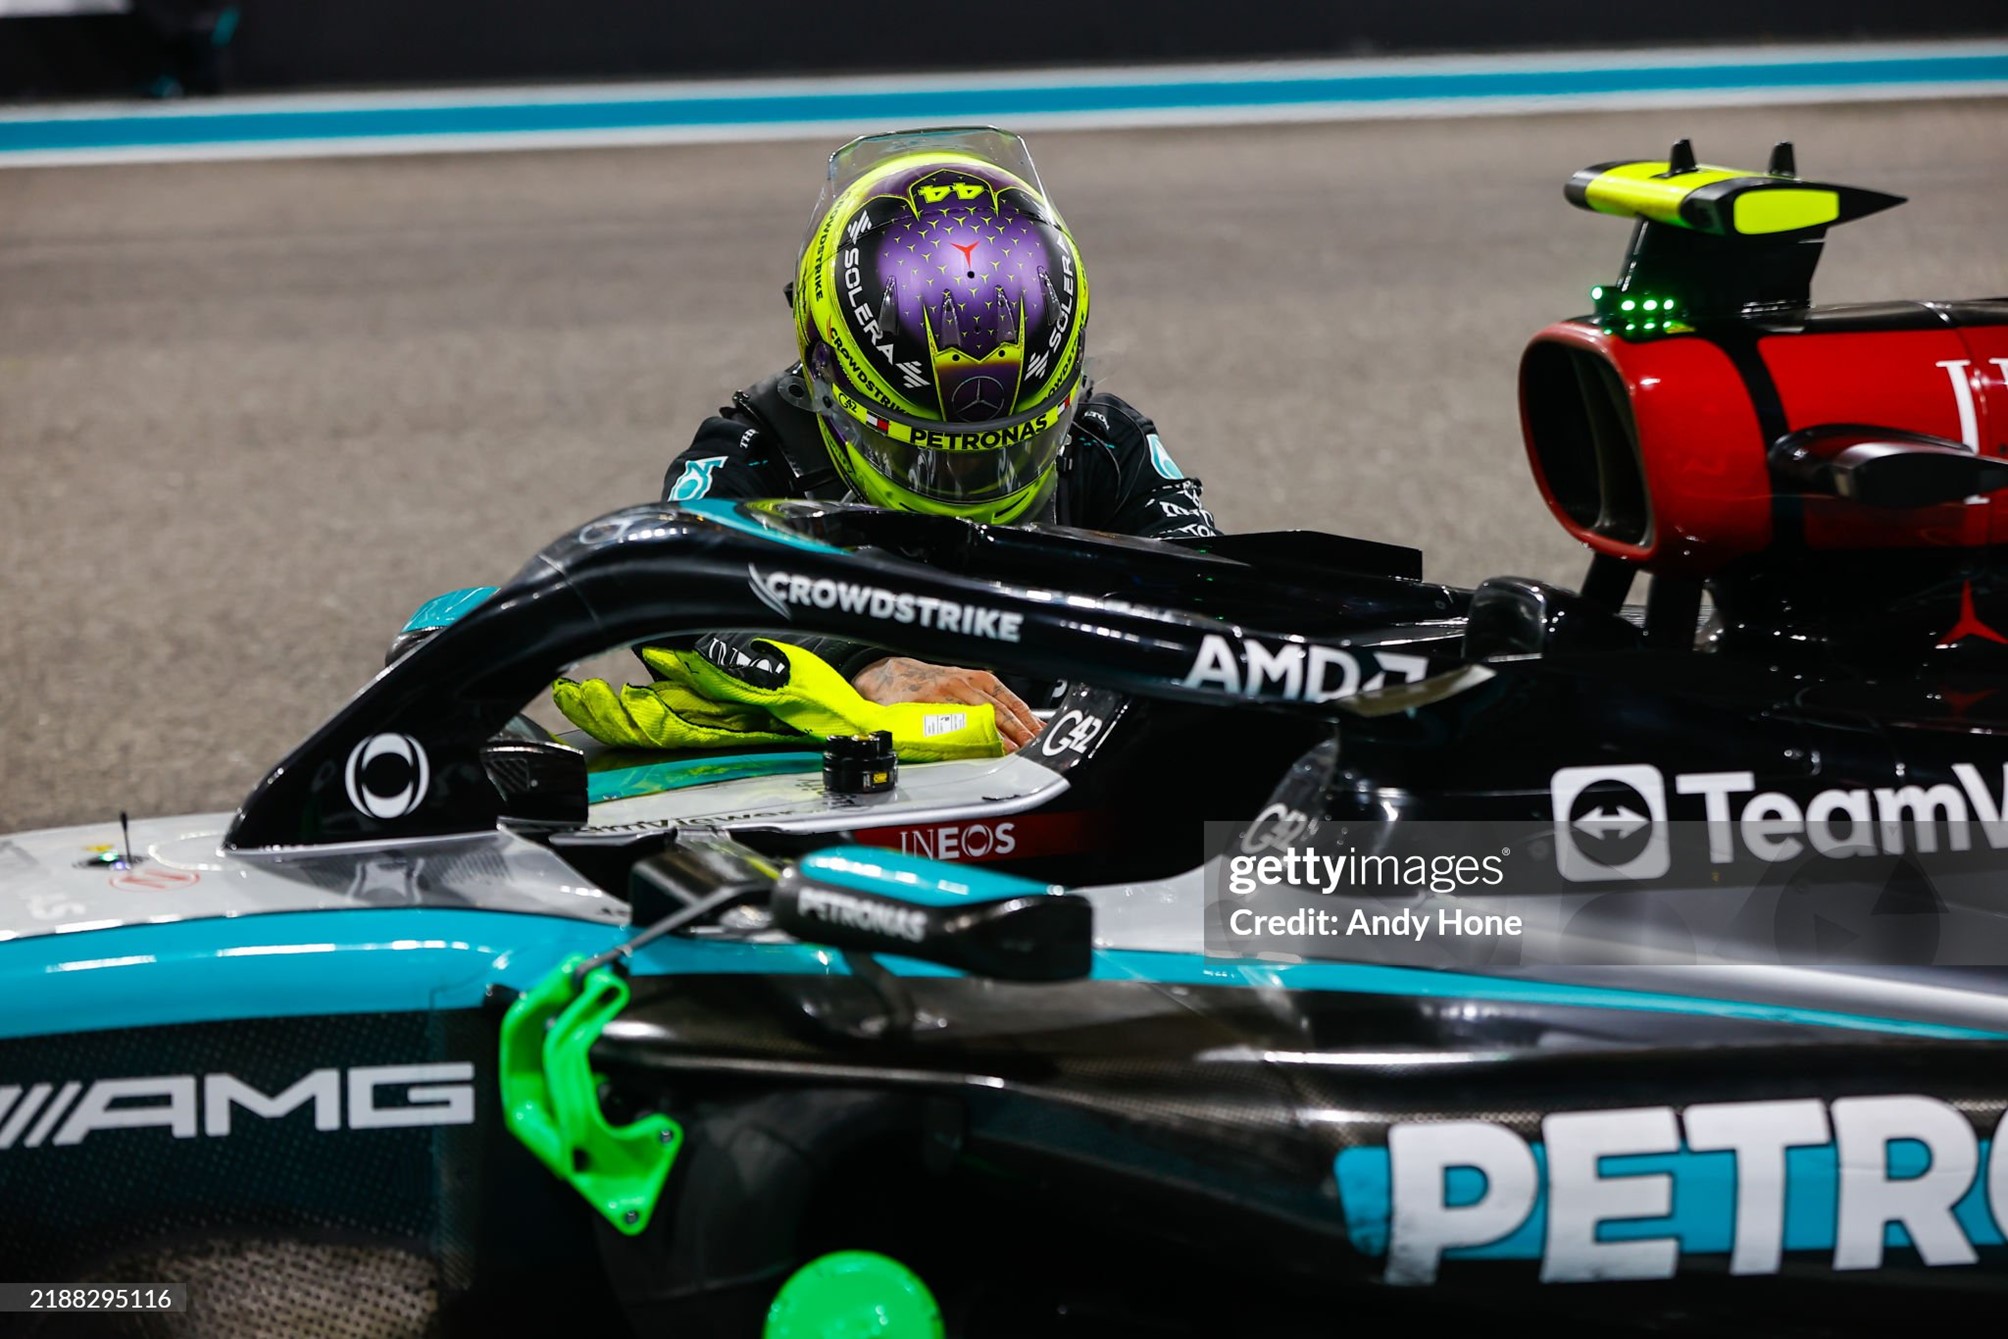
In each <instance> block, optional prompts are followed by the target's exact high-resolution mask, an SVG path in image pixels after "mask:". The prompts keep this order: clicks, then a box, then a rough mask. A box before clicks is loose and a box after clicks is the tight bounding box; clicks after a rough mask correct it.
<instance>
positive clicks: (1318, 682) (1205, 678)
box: [1181, 632, 1429, 702]
mask: <svg viewBox="0 0 2008 1339" xmlns="http://www.w3.org/2000/svg"><path fill="white" fill-rule="evenodd" d="M1376 659H1377V660H1378V662H1379V664H1380V667H1381V668H1380V672H1379V673H1377V674H1375V675H1374V676H1373V677H1372V678H1370V679H1368V680H1367V681H1366V682H1365V683H1361V682H1360V661H1359V658H1358V657H1357V656H1355V655H1353V654H1352V653H1351V652H1350V651H1342V650H1340V649H1339V648H1338V647H1335V646H1315V645H1311V644H1309V643H1305V642H1287V643H1285V644H1284V645H1282V646H1280V647H1271V646H1269V645H1268V644H1267V643H1265V642H1262V641H1260V640H1258V639H1257V638H1254V637H1246V638H1233V637H1223V636H1221V635H1220V634H1218V633H1211V632H1209V633H1208V634H1206V640H1205V641H1203V642H1202V643H1200V647H1199V655H1198V656H1197V657H1196V658H1195V659H1194V660H1193V662H1192V668H1191V669H1190V670H1188V671H1187V672H1186V675H1185V678H1184V679H1183V680H1182V681H1181V682H1183V683H1184V685H1185V686H1186V687H1187V688H1219V689H1222V690H1224V691H1226V692H1229V693H1232V694H1234V695H1235V696H1236V697H1267V698H1280V699H1282V700H1284V701H1286V702H1327V701H1330V700H1331V699H1332V698H1335V697H1350V696H1352V695H1353V694H1354V693H1361V692H1372V691H1373V690H1374V689H1376V688H1380V687H1383V686H1384V685H1386V683H1387V682H1388V677H1389V676H1390V675H1393V676H1395V679H1394V681H1395V682H1397V683H1413V682H1415V681H1416V680H1417V679H1420V678H1422V677H1423V676H1424V675H1425V674H1427V673H1428V672H1429V662H1428V661H1427V660H1425V659H1424V658H1423V657H1421V656H1410V655H1396V654H1381V655H1378V656H1377V657H1376Z"/></svg>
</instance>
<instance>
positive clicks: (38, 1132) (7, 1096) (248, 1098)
mask: <svg viewBox="0 0 2008 1339" xmlns="http://www.w3.org/2000/svg"><path fill="white" fill-rule="evenodd" d="M473 1079H474V1066H473V1065H472V1064H470V1063H469V1062H467V1061H464V1060H459V1061H450V1062H446V1063H442V1064H432V1065H359V1066H357V1067H356V1068H354V1069H349V1070H340V1069H317V1070H314V1071H313V1072H312V1073H310V1074H308V1075H306V1076H305V1077H304V1078H302V1079H300V1080H298V1081H297V1082H295V1083H293V1084H292V1085H291V1086H289V1087H287V1088H284V1089H282V1090H280V1091H279V1092H276V1093H267V1092H264V1091H263V1090H262V1089H259V1088H257V1087H255V1086H253V1085H251V1084H249V1083H246V1082H244V1081H243V1080H242V1079H240V1078H238V1077H237V1076H236V1075H234V1074H199V1075H198V1074H159V1075H150V1076H147V1077H145V1078H133V1079H98V1080H95V1081H94V1082H92V1083H90V1084H88V1085H86V1084H85V1083H83V1082H82V1081H81V1080H75V1079H73V1080H71V1081H70V1082H68V1083H65V1084H63V1085H62V1086H61V1087H57V1086H56V1085H55V1084H51V1083H34V1084H28V1085H26V1086H25V1087H24V1086H23V1085H21V1084H0V1152H5V1151H7V1150H9V1149H13V1148H17V1147H18V1148H40V1147H41V1146H42V1145H43V1144H44V1143H47V1144H50V1145H53V1146H57V1147H64V1146H68V1145H70V1144H80V1143H82V1142H83V1141H84V1140H85V1139H86V1138H88V1137H89V1136H90V1135H92V1134H95V1133H98V1132H99V1131H102V1130H131V1129H143V1128H146V1127H149V1126H154V1127H159V1128H161V1129H165V1130H167V1131H168V1132H169V1133H170V1134H172V1135H173V1136H174V1137H175V1138H176V1139H193V1138H195V1137H196V1136H197V1134H198V1133H199V1134H202V1135H206V1136H208V1137H210V1138H212V1139H222V1138H227V1137H228V1136H229V1135H230V1133H231V1131H232V1130H233V1128H235V1126H236V1124H237V1123H238V1121H239V1120H240V1119H241V1117H242V1116H245V1115H248V1116H253V1117H256V1118H258V1119H260V1120H277V1119H278V1118H280V1117H282V1116H287V1115H291V1114H292V1113H293V1112H295V1111H298V1110H299V1109H300V1108H302V1107H311V1108H312V1109H313V1113H314V1128H315V1129H316V1130H321V1131H330V1130H341V1129H349V1130H389V1129H401V1128H406V1127H409V1126H414V1125H472V1124H473V1123H474V1083H473ZM345 1096H346V1098H347V1101H346V1102H344V1101H343V1098H344V1097H345ZM344 1117H346V1120H345V1119H344Z"/></svg>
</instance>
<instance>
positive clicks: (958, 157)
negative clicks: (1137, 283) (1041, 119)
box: [793, 128, 1088, 522]
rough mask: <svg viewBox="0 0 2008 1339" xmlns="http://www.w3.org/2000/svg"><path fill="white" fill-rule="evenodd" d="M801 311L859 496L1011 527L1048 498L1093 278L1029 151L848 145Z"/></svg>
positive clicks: (968, 134)
mask: <svg viewBox="0 0 2008 1339" xmlns="http://www.w3.org/2000/svg"><path fill="white" fill-rule="evenodd" d="M793 300H794V309H795V335H796V340H797V342H798V344H799V345H800V348H801V352H802V371H803V375H804V376H805V377H806V378H807V380H808V382H809V386H810V393H811V395H812V396H813V399H814V406H815V410H816V415H817V421H818V423H819V425H820V427H821V430H822V435H823V441H824V444H825V445H826V446H827V447H828V448H829V451H830V456H831V458H832V459H833V460H834V461H835V463H836V466H837V469H838V470H839V471H840V472H841V473H842V474H843V476H844V477H845V479H846V481H847V482H848V483H849V484H850V485H851V487H852V489H853V490H855V491H856V492H857V493H858V495H859V496H861V497H862V498H864V499H865V500H866V501H868V502H871V503H873V504H875V505H877V506H881V507H891V508H898V509H901V510H905V511H921V512H932V513H936V514H942V515H952V516H963V517H968V518H971V519H973V520H980V521H998V522H1010V521H1014V520H1017V519H1019V518H1021V517H1024V516H1026V515H1028V514H1030V513H1031V512H1032V511H1033V510H1034V508H1036V507H1038V506H1039V505H1040V504H1041V503H1042V502H1043V501H1044V500H1045V498H1046V497H1047V495H1048V494H1049V493H1050V492H1051V490H1052V487H1053V483H1054V479H1055V476H1056V472H1057V463H1058V460H1059V455H1060V448H1061V446H1062V445H1063V444H1064V443H1065V442H1066V440H1067V434H1068V432H1069V431H1070V429H1071V427H1072V424H1073V417H1074V411H1075V408H1076V406H1077V403H1078V401H1079V399H1080V398H1081V388H1082V372H1081V367H1082V331H1083V328H1084V327H1085V326H1086V324H1087V316H1088V284H1087V276H1086V274H1085V273H1084V272H1083V270H1082V268H1081V257H1080V251H1079V250H1078V248H1076V246H1075V245H1074V239H1073V237H1072V235H1070V234H1069V233H1068V231H1067V225H1066V224H1065V223H1064V222H1063V221H1062V220H1061V218H1060V215H1059V214H1058V212H1057V211H1055V210H1054V209H1053V207H1052V205H1051V203H1050V202H1048V200H1047V199H1046V193H1045V191H1044V189H1043V188H1042V187H1041V186H1040V184H1039V178H1038V174H1037V172H1036V171H1035V170H1034V169H1033V167H1032V159H1031V155H1030V153H1029V152H1027V150H1026V148H1025V144H1024V141H1022V140H1020V139H1019V138H1018V137H1017V136H1016V135H1011V134H1007V133H1005V132H1003V131H1000V130H993V129H987V128H984V129H967V128H965V129H950V130H923V131H907V132H901V133H897V134H889V135H870V136H866V137H864V138H862V139H857V140H853V141H852V142H851V143H849V144H846V145H845V146H844V147H843V148H841V149H839V150H837V152H836V153H834V154H832V155H831V156H830V167H829V176H828V179H827V180H826V181H825V183H824V187H823V194H822V197H821V198H820V199H819V200H818V201H817V204H816V209H815V212H814V214H813V215H812V216H811V222H810V228H809V233H808V237H807V240H806V242H805V243H804V245H803V248H802V256H801V262H800V265H799V266H798V269H797V273H796V276H795V284H794V299H793Z"/></svg>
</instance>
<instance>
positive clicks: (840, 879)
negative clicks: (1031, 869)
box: [771, 846, 1094, 981]
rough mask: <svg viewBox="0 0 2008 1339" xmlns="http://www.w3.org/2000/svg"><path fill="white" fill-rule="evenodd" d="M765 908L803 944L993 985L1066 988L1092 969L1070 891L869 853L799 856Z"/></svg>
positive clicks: (1090, 918) (1084, 913) (1090, 944)
mask: <svg viewBox="0 0 2008 1339" xmlns="http://www.w3.org/2000/svg"><path fill="white" fill-rule="evenodd" d="M771 908H772V915H773V918H774V924H775V925H776V926H777V927H778V928H780V929H782V930H785V931H787V932H788V933H789V934H792V935H794V936H795V937H796V938H797V939H801V940H803V941H805V942H808V943H813V944H827V945H829V946H830V947H832V948H844V949H857V950H861V951H863V952H866V953H892V954H898V955H900V956H903V957H908V958H919V959H922V960H924V961H927V962H933V963H939V964H941V965H942V966H944V967H954V968H957V969H959V970H962V971H965V972H969V973H971V974H972V975H975V976H984V977H991V978H994V979H996V980H1000V981H1071V980H1076V979H1078V978H1080V977H1084V976H1086V975H1088V973H1089V971H1090V970H1091V969H1092V968H1093V965H1094V908H1093V907H1092V905H1091V904H1090V903H1089V902H1088V900H1087V899H1086V898H1084V897H1082V896H1080V895H1079V894H1076V893H1068V892H1064V891H1062V890H1061V889H1060V888H1059V886H1058V885H1056V884H1042V883H1035V882H1033V881H1032V880H1030V879H1020V878H1014V877H1012V876H1010V875H1006V874H998V873H995V872H992V871H990V870H981V869H972V868H970V867H968V866H965V865H953V864H947V863H943V862H940V861H933V860H923V859H920V858H919V857H916V856H908V855H902V854H900V853H898V852H896V851H885V850H880V849H878V848H876V847H869V846H839V847H832V848H830V849H828V850H824V851H817V852H815V853H813V854H811V855H807V856H804V857H803V858H802V859H801V860H800V861H798V862H797V863H796V864H794V865H791V866H790V867H789V868H788V869H786V870H785V871H783V872H782V875H781V878H780V879H779V880H778V881H777V882H776V883H775V885H774V896H773V901H772V904H771Z"/></svg>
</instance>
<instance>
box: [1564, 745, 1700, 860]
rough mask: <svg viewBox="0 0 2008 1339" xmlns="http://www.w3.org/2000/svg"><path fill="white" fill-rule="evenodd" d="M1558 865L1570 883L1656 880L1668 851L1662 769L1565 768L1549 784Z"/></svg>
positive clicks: (1635, 766)
mask: <svg viewBox="0 0 2008 1339" xmlns="http://www.w3.org/2000/svg"><path fill="white" fill-rule="evenodd" d="M1549 795H1550V797H1551V800H1552V802H1553V805H1554V811H1553V812H1554V815H1555V865H1556V869H1557V871H1558V872H1559V873H1560V874H1561V876H1562V877H1563V878H1565V879H1568V880H1571V881H1572V882H1576V883H1593V882H1596V881H1598V880H1602V879H1657V878H1659V877H1660V876H1661V875H1663V874H1665V873H1666V871H1667V869H1668V867H1669V866H1670V865H1671V864H1672V859H1671V857H1670V856H1669V854H1668V850H1667V830H1666V779H1665V778H1664V777H1662V776H1661V775H1660V773H1659V769H1658V768H1657V767H1653V766H1651V765H1649V764H1646V763H1632V764H1627V765H1625V766H1621V767H1564V768H1562V769H1561V770H1560V771H1558V772H1556V773H1555V776H1554V779H1553V781H1552V782H1550V786H1549Z"/></svg>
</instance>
